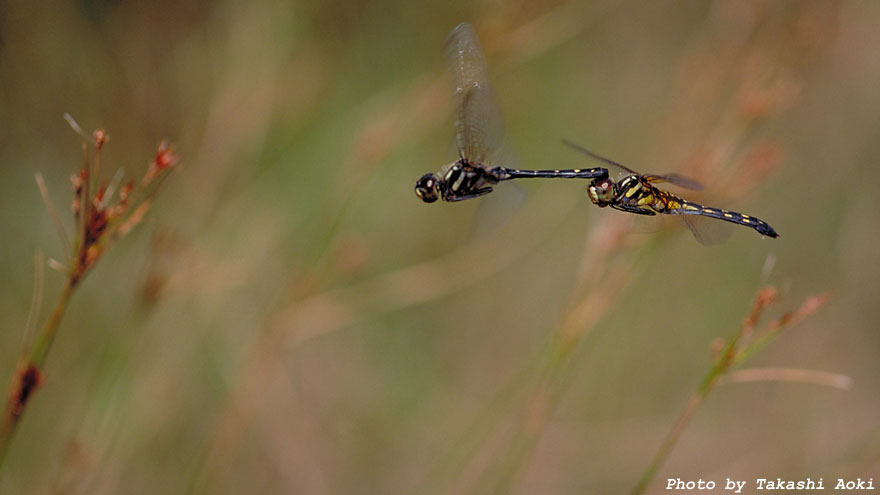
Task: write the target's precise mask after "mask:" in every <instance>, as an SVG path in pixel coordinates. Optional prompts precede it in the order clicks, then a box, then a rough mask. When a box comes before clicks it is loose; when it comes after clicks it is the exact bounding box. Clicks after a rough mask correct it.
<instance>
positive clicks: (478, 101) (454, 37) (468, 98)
mask: <svg viewBox="0 0 880 495" xmlns="http://www.w3.org/2000/svg"><path fill="white" fill-rule="evenodd" d="M446 58H447V60H448V62H449V71H450V73H451V74H452V80H453V83H454V85H455V99H456V105H457V108H456V113H455V140H456V144H457V145H458V152H459V154H460V155H461V156H462V157H464V158H467V159H468V161H470V162H471V163H475V164H481V163H484V162H485V161H486V160H487V158H489V156H490V155H491V154H492V153H493V152H494V151H495V150H496V149H498V146H499V145H500V144H501V137H502V134H503V131H504V124H503V121H502V120H501V111H500V110H499V108H498V103H497V102H496V100H495V96H494V94H493V93H492V89H491V88H490V86H489V70H488V68H487V65H486V57H485V56H484V55H483V49H482V48H481V47H480V40H479V38H477V33H476V32H475V31H474V28H473V26H471V25H470V24H468V23H466V22H463V23H461V24H459V25H458V26H456V27H455V29H453V30H452V32H451V33H450V34H449V38H447V40H446Z"/></svg>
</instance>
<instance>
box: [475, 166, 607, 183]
mask: <svg viewBox="0 0 880 495" xmlns="http://www.w3.org/2000/svg"><path fill="white" fill-rule="evenodd" d="M492 172H493V173H495V174H496V175H497V176H498V177H501V178H502V179H501V180H509V179H528V178H533V177H534V178H544V179H554V178H561V179H595V178H597V177H605V176H607V175H608V170H607V169H605V168H601V167H594V168H579V169H566V170H518V169H515V168H504V167H495V168H494V169H492Z"/></svg>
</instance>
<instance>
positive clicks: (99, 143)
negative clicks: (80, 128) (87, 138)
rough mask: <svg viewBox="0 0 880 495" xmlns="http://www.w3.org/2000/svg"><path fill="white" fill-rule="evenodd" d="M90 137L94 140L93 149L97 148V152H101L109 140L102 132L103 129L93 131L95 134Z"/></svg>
mask: <svg viewBox="0 0 880 495" xmlns="http://www.w3.org/2000/svg"><path fill="white" fill-rule="evenodd" d="M92 137H93V138H95V148H97V149H98V151H101V148H103V147H104V143H106V142H107V141H108V140H109V139H110V136H108V135H107V133H106V132H104V129H95V132H93V133H92Z"/></svg>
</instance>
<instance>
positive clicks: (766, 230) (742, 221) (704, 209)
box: [678, 201, 779, 237]
mask: <svg viewBox="0 0 880 495" xmlns="http://www.w3.org/2000/svg"><path fill="white" fill-rule="evenodd" d="M678 210H679V211H678V212H679V213H682V214H686V215H687V214H689V215H703V216H706V217H711V218H717V219H719V220H725V221H728V222H732V223H736V224H739V225H745V226H746V227H751V228H753V229H755V230H756V231H758V233H759V234H762V235H766V236H767V237H779V234H777V233H776V231H775V230H774V229H773V227H771V226H770V225H769V224H768V223H767V222H765V221H763V220H761V219H760V218H755V217H752V216H749V215H745V214H742V213H737V212H735V211H728V210H722V209H719V208H710V207H708V206H702V205H698V204H696V203H691V202H690V201H684V202H682V204H681V207H680V208H679V209H678Z"/></svg>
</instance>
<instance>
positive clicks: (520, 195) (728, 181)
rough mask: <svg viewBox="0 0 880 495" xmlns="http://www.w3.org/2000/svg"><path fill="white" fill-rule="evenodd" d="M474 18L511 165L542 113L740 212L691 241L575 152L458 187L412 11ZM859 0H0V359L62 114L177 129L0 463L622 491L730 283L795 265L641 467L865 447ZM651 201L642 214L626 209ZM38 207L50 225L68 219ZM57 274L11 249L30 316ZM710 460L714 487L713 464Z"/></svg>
mask: <svg viewBox="0 0 880 495" xmlns="http://www.w3.org/2000/svg"><path fill="white" fill-rule="evenodd" d="M462 21H469V22H471V23H472V24H473V25H474V26H475V28H476V31H477V32H478V33H479V35H480V37H481V39H482V42H483V46H484V49H485V52H486V56H487V59H488V62H489V69H490V72H491V77H492V84H493V87H494V90H495V92H496V96H497V98H498V100H499V102H500V104H501V107H502V110H503V115H504V120H505V127H506V132H505V136H506V143H507V146H506V148H505V150H506V152H507V153H508V155H507V156H508V157H511V159H513V160H515V164H516V165H517V166H520V167H522V168H577V167H586V166H595V164H593V163H590V162H589V161H587V160H585V159H584V157H583V156H581V155H578V154H577V153H574V152H573V151H571V150H570V149H567V148H565V147H563V146H562V145H561V144H560V140H561V139H562V138H568V139H572V140H574V141H576V142H578V143H581V144H583V145H584V146H587V147H588V148H590V149H593V150H595V151H597V152H599V153H602V154H604V155H607V156H610V157H613V158H614V159H616V160H619V161H621V162H623V163H625V164H628V165H629V166H631V167H633V168H636V169H638V170H640V171H643V172H654V173H661V172H670V171H677V172H680V173H684V174H687V175H690V176H693V177H695V178H697V179H699V180H700V181H702V182H704V183H705V184H707V188H706V190H705V191H703V192H701V193H700V194H698V195H697V194H695V195H692V196H689V197H691V198H692V199H693V200H695V201H700V202H702V203H705V204H708V205H711V206H716V207H721V208H728V209H732V210H736V211H741V212H744V213H747V214H751V215H755V216H758V217H760V218H762V219H764V220H766V221H767V222H768V223H770V224H771V225H773V227H775V228H776V230H777V231H778V232H779V233H780V235H781V237H780V238H779V239H776V240H773V239H762V238H761V237H760V236H759V235H758V234H756V233H755V232H754V231H751V230H749V229H745V228H734V232H733V235H732V236H731V237H730V239H729V240H728V241H727V242H725V243H723V244H721V245H718V246H711V247H706V246H703V245H701V244H699V243H697V242H695V240H694V239H693V237H692V236H691V235H690V234H689V233H688V232H687V230H686V229H684V228H681V227H676V226H674V225H672V226H668V227H667V226H666V225H665V223H662V226H659V227H657V228H656V229H655V230H654V231H653V232H647V233H646V232H644V231H642V229H641V228H635V227H633V226H632V224H631V222H630V220H631V219H630V218H629V216H628V215H625V214H623V213H620V212H616V211H611V210H599V209H598V208H595V207H593V206H592V205H591V204H590V203H589V201H588V199H587V197H586V194H585V192H584V186H585V183H584V182H582V181H562V180H556V181H533V182H525V183H523V184H521V187H520V188H516V187H513V186H511V185H509V184H502V185H501V186H499V187H498V188H497V190H496V192H495V193H493V194H492V195H489V196H486V197H484V198H480V199H477V200H473V201H466V202H462V203H458V204H449V203H442V204H432V205H426V204H423V203H422V202H420V201H419V200H418V199H417V198H416V196H415V195H414V193H413V190H412V188H413V185H414V183H415V180H416V179H417V178H418V177H420V176H421V175H422V174H424V173H426V172H430V171H437V170H439V169H440V168H441V167H442V166H443V165H444V164H446V163H449V162H451V161H452V160H453V159H454V158H455V150H454V147H453V145H452V143H453V130H452V129H453V126H452V111H453V105H454V103H453V98H452V89H451V83H450V81H449V79H448V76H447V74H446V62H445V60H444V56H443V46H444V41H445V38H446V36H447V34H448V32H449V31H450V30H451V29H452V28H453V27H454V26H455V25H456V24H458V23H459V22H462ZM878 21H880V4H878V3H874V2H832V1H817V2H810V1H796V2H795V1H792V2H770V1H758V0H750V1H742V0H715V1H692V2H635V1H617V0H600V1H596V2H589V3H587V2H571V3H568V2H556V1H546V2H545V1H539V2H508V1H500V0H497V1H492V0H489V1H480V2H433V3H421V2H409V1H402V0H401V1H385V0H382V1H374V2H367V1H339V0H334V1H325V2H319V1H310V0H305V1H298V2H297V1H294V2H282V1H272V0H268V1H263V0H259V1H255V2H233V1H217V2H210V1H201V2H199V1H195V2H170V1H165V2H132V1H124V0H117V1H77V2H57V1H49V2H15V1H3V2H0V161H2V180H0V225H2V234H0V276H2V278H3V282H4V283H3V284H2V285H0V327H2V328H3V332H2V335H0V339H2V343H0V370H2V372H3V376H9V377H11V376H12V373H13V371H14V369H15V365H16V361H17V359H18V356H19V353H20V352H21V343H22V339H23V333H24V328H25V324H26V321H27V315H28V312H29V310H30V305H31V303H30V299H31V292H32V287H33V283H34V282H33V278H34V261H33V260H34V253H35V252H36V251H37V250H41V251H42V252H43V253H45V255H46V256H47V257H51V258H56V259H63V258H64V256H65V253H64V252H63V251H62V249H61V244H60V242H59V240H58V237H57V234H56V231H55V229H54V227H53V224H52V221H51V218H50V216H49V215H48V214H47V211H46V207H45V205H44V203H43V202H42V200H41V199H40V195H39V192H38V189H37V187H36V185H35V183H34V174H35V173H37V172H41V173H42V174H43V175H44V177H45V179H46V182H47V186H48V189H49V191H50V195H51V197H52V200H53V203H54V205H55V207H56V208H57V209H59V210H60V211H61V216H62V218H63V219H64V220H65V221H66V222H68V223H67V227H68V229H71V228H72V225H73V221H72V217H71V215H70V214H69V205H70V201H71V195H72V192H71V186H70V182H69V178H70V175H71V174H72V173H74V172H75V171H76V170H77V169H78V168H79V167H80V166H81V163H82V151H81V149H80V147H81V142H82V139H81V138H80V137H79V136H78V135H77V134H75V133H74V132H73V131H72V130H71V129H70V127H69V126H68V125H67V123H66V122H65V121H64V120H63V119H62V114H63V113H64V112H69V113H70V114H71V115H73V117H74V118H76V119H77V121H78V122H79V124H80V125H81V126H82V127H83V128H85V129H86V130H87V131H90V130H92V129H95V128H103V129H105V130H106V132H107V133H108V134H109V136H110V141H109V143H108V144H107V145H106V148H105V152H104V155H103V163H102V170H103V171H104V172H103V173H104V176H105V179H108V180H109V178H110V177H111V176H112V175H113V173H115V171H116V170H117V169H124V170H125V172H126V174H127V176H130V177H139V176H140V175H141V174H142V173H143V171H144V170H145V169H146V166H147V164H148V163H149V162H150V161H151V160H152V158H153V155H154V153H155V147H156V144H157V143H158V142H159V141H160V140H162V139H168V140H169V141H170V142H172V143H173V144H174V146H175V150H176V152H177V153H178V154H179V155H180V156H181V159H182V161H181V164H180V165H179V168H178V169H177V170H176V172H175V173H174V175H173V176H172V177H170V178H169V181H168V182H167V186H166V187H165V188H164V190H163V191H161V192H160V195H159V197H158V200H157V202H156V204H155V206H154V209H153V210H152V211H151V212H150V215H149V217H148V219H147V221H146V222H145V223H144V224H142V225H140V226H139V227H138V228H137V230H136V231H135V232H133V233H132V234H130V235H129V236H128V237H126V238H125V239H123V240H122V242H120V243H119V244H118V245H117V246H115V247H114V248H113V250H112V251H110V252H109V253H108V254H107V255H106V257H105V258H103V259H102V260H101V261H100V263H99V264H98V266H97V267H96V268H95V270H94V272H93V273H91V274H90V275H89V277H88V278H87V279H86V280H85V281H84V283H83V284H82V286H81V287H79V288H78V290H77V292H76V293H75V294H74V297H73V300H72V302H71V305H70V307H69V310H68V312H67V314H66V315H65V318H64V320H63V322H62V325H61V329H60V333H59V336H58V338H57V340H56V342H55V345H54V348H53V349H52V353H51V354H50V355H49V359H48V363H47V367H46V369H45V380H44V382H43V384H42V387H41V388H40V389H39V390H38V391H37V393H36V394H35V396H34V398H33V399H32V401H31V403H30V404H29V405H28V409H27V410H26V414H25V415H24V417H23V419H22V422H21V424H20V425H19V429H18V431H17V432H16V436H15V438H14V442H13V444H12V447H11V449H10V451H9V454H8V457H7V459H6V462H5V465H4V466H3V472H2V480H0V489H2V490H3V491H4V492H6V493H90V494H95V493H243V492H247V493H485V492H490V491H500V492H515V493H624V492H628V491H629V490H630V489H632V487H633V486H634V485H635V483H636V481H637V480H638V478H639V476H640V475H641V473H642V472H643V471H644V470H645V469H646V467H647V466H648V464H649V462H650V460H651V458H652V457H653V456H654V453H655V452H656V450H657V448H658V447H659V445H660V442H661V441H662V439H663V437H664V435H666V433H667V432H668V431H669V429H670V428H671V426H672V424H673V422H674V420H675V418H676V417H677V415H678V414H679V413H680V411H681V410H682V409H683V407H684V406H685V404H686V402H687V400H688V397H689V396H690V395H691V393H692V392H693V391H694V390H695V389H696V387H697V386H698V384H699V382H700V380H701V378H702V376H703V375H704V374H705V372H706V371H707V370H708V369H709V367H710V365H711V362H712V343H713V342H714V341H715V339H716V338H719V337H721V338H728V337H730V336H731V335H733V334H734V333H736V332H737V330H738V329H739V327H740V325H741V324H742V321H743V319H744V318H745V316H746V315H747V313H748V310H749V307H750V305H751V302H752V300H753V298H754V295H755V293H756V291H757V290H758V289H760V288H761V287H763V286H765V285H774V286H775V287H776V288H777V289H778V290H779V299H778V302H777V304H776V305H775V306H774V307H773V308H771V309H770V310H768V314H767V315H766V318H767V319H772V318H777V317H779V316H780V315H782V314H783V313H785V312H786V311H790V310H793V309H795V308H797V307H798V306H799V305H800V304H801V303H802V302H803V301H804V298H805V297H807V296H809V295H811V294H819V293H825V292H830V293H832V294H833V299H832V300H831V302H829V303H828V304H827V305H826V306H825V307H824V308H823V309H822V310H821V311H820V312H819V313H818V314H816V315H815V316H812V317H810V318H808V319H806V320H804V321H803V322H801V323H799V324H797V325H796V326H793V327H791V328H787V329H786V330H785V331H784V332H783V333H782V334H781V335H780V337H779V338H778V339H777V340H775V341H774V342H773V343H772V344H771V345H770V346H769V347H767V348H766V349H765V350H764V351H762V352H761V353H759V354H757V355H756V356H755V357H754V358H753V359H752V360H751V361H749V362H748V363H746V365H745V366H746V367H760V368H767V367H774V368H796V369H808V370H819V371H825V372H831V373H838V374H842V375H845V376H847V377H849V378H851V379H852V386H851V387H850V388H849V389H848V390H842V389H840V388H836V387H829V386H824V385H819V384H815V383H791V382H785V381H777V380H763V381H759V382H754V383H726V384H722V385H720V386H719V387H718V388H717V389H716V390H715V391H714V392H713V393H712V395H711V396H710V397H709V399H708V400H707V401H706V402H705V403H704V404H703V407H702V408H701V409H700V410H699V411H698V412H697V414H696V416H695V417H694V420H693V421H692V422H691V424H690V425H688V427H687V429H686V430H685V432H684V434H683V436H682V438H681V441H680V443H679V444H678V445H677V446H676V447H675V449H674V450H673V451H672V454H671V455H670V457H669V459H668V461H667V462H666V463H665V464H664V465H663V466H662V467H661V469H660V470H659V472H658V474H657V480H656V481H655V483H654V484H652V485H651V486H650V487H649V490H648V491H649V492H655V493H661V492H665V490H664V487H665V480H666V478H669V477H681V478H683V479H698V478H703V479H714V480H716V481H719V482H723V481H724V478H725V477H731V478H738V479H743V480H749V481H750V485H749V486H750V487H751V488H753V485H751V481H753V480H754V479H755V478H757V477H771V478H775V477H777V476H778V477H782V478H804V477H807V476H810V477H812V478H813V479H816V478H819V477H824V478H825V479H826V487H829V481H828V480H830V479H833V478H836V477H838V476H840V477H853V478H854V477H856V476H861V477H862V478H867V477H871V476H873V477H874V478H878V477H880V420H878V417H880V415H878V412H880V360H878V359H877V357H878V350H880V335H878V331H877V329H878V323H880V309H878V305H877V297H878V294H880V284H878V282H877V280H878V277H880V252H878V251H877V249H876V246H877V243H878V242H880V221H878V220H880V215H878V207H877V204H876V199H877V190H876V186H877V185H878V183H880V181H878V179H880V167H878V166H877V165H876V163H877V161H878V160H880V139H878V138H880V91H878V87H880V57H878V56H877V53H878V49H880V30H878V29H877V25H878ZM658 225H660V224H658ZM68 231H70V230H68ZM62 284H63V275H61V274H58V273H55V272H53V271H51V270H48V271H47V273H46V277H45V283H44V287H45V296H44V303H43V305H42V309H41V312H40V315H41V317H42V320H45V318H46V317H47V316H48V313H49V312H50V310H51V308H52V306H53V305H54V304H55V301H56V300H57V297H58V293H59V292H60V290H61V287H62ZM748 490H749V488H747V490H746V491H748Z"/></svg>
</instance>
